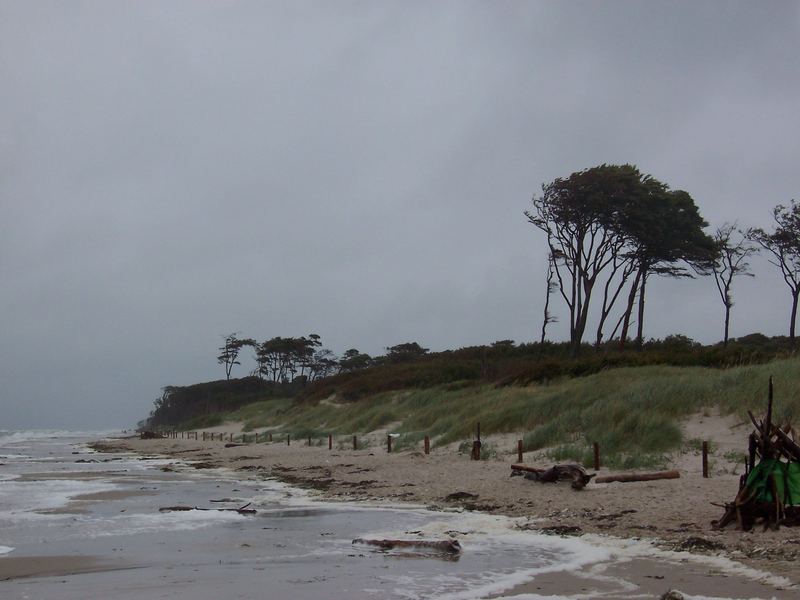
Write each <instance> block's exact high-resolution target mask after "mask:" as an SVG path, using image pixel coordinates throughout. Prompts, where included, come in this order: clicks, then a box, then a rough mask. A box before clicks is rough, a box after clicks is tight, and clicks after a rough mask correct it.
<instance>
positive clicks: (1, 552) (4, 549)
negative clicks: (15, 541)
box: [0, 546, 14, 556]
mask: <svg viewBox="0 0 800 600" xmlns="http://www.w3.org/2000/svg"><path fill="white" fill-rule="evenodd" d="M13 551H14V548H12V547H11V546H0V556H5V555H6V554H9V553H11V552H13Z"/></svg>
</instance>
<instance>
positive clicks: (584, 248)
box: [525, 165, 642, 355]
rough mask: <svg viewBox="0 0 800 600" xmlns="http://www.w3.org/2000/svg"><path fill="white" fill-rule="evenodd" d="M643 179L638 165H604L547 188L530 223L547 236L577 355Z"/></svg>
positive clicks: (530, 213) (621, 245)
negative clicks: (623, 216)
mask: <svg viewBox="0 0 800 600" xmlns="http://www.w3.org/2000/svg"><path fill="white" fill-rule="evenodd" d="M641 182H642V175H641V174H640V173H639V170H638V169H637V168H636V167H635V166H632V165H600V166H598V167H593V168H591V169H585V170H583V171H578V172H576V173H573V174H572V175H570V176H569V177H567V178H566V179H561V178H559V179H556V180H554V181H552V182H551V183H548V184H544V185H542V193H541V195H540V196H534V198H533V201H532V202H533V209H532V210H530V211H526V212H525V215H526V216H527V217H528V221H529V222H530V223H531V224H533V225H534V226H535V227H537V228H538V229H540V230H541V231H543V232H544V233H545V235H546V236H547V245H548V248H549V251H550V256H551V257H552V258H553V260H552V261H551V264H552V266H553V270H554V272H555V276H556V277H555V278H556V281H557V282H558V290H559V293H560V294H561V297H562V298H563V299H564V302H565V303H566V305H567V309H568V311H569V337H570V345H571V352H572V354H573V355H575V354H576V353H577V351H578V349H579V347H580V344H581V341H582V340H583V336H584V333H585V331H586V325H587V322H588V318H589V307H590V304H591V299H592V294H593V292H594V289H595V286H596V284H597V282H598V278H599V277H600V276H601V274H603V272H604V271H606V269H608V268H609V266H610V265H612V264H614V262H615V258H618V257H619V256H620V252H621V251H622V249H623V248H624V246H625V236H624V234H623V232H622V230H621V229H620V227H619V223H620V210H621V209H622V208H623V206H624V203H625V201H626V199H628V198H630V197H631V196H632V195H635V194H637V193H638V190H639V188H640V187H641Z"/></svg>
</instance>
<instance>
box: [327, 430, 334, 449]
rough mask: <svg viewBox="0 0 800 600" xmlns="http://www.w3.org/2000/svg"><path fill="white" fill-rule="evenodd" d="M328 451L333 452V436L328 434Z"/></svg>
mask: <svg viewBox="0 0 800 600" xmlns="http://www.w3.org/2000/svg"><path fill="white" fill-rule="evenodd" d="M328 450H333V434H330V433H329V434H328Z"/></svg>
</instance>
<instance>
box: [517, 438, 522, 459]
mask: <svg viewBox="0 0 800 600" xmlns="http://www.w3.org/2000/svg"><path fill="white" fill-rule="evenodd" d="M517 462H522V440H517Z"/></svg>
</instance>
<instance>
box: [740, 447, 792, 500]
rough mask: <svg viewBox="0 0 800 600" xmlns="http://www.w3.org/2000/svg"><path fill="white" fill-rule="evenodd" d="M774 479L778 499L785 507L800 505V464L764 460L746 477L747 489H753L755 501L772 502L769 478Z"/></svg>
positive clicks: (772, 459)
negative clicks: (754, 490)
mask: <svg viewBox="0 0 800 600" xmlns="http://www.w3.org/2000/svg"><path fill="white" fill-rule="evenodd" d="M770 475H772V476H773V477H774V478H775V487H777V489H778V497H779V498H780V499H781V500H783V503H784V504H785V505H786V506H792V505H795V504H797V505H800V462H781V461H779V460H776V459H774V458H765V459H764V460H762V461H761V462H760V463H758V464H757V465H756V466H755V467H754V468H753V470H752V471H750V474H749V475H748V476H747V487H750V488H755V489H756V490H757V491H756V500H759V501H761V502H774V498H773V496H772V484H771V483H770V480H769V476H770Z"/></svg>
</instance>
